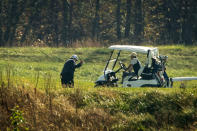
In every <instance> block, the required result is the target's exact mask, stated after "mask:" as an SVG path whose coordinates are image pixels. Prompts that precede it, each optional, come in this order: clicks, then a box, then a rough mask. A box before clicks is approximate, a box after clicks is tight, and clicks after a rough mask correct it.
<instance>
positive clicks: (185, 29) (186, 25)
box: [182, 1, 193, 45]
mask: <svg viewBox="0 0 197 131" xmlns="http://www.w3.org/2000/svg"><path fill="white" fill-rule="evenodd" d="M190 4H191V3H189V1H185V2H184V5H183V6H184V8H183V9H184V11H183V23H182V38H183V42H184V43H185V44H186V45H191V44H192V33H193V32H192V23H191V22H192V18H191V17H192V16H191V14H192V12H191V10H189V9H191V8H188V7H189V5H190ZM190 7H191V6H190Z"/></svg>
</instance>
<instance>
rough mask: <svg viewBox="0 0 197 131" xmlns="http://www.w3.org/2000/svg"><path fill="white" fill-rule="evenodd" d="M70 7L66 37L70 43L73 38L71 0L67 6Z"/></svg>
mask: <svg viewBox="0 0 197 131" xmlns="http://www.w3.org/2000/svg"><path fill="white" fill-rule="evenodd" d="M69 7H70V8H69V22H68V32H69V33H68V34H69V35H68V37H69V41H70V42H71V43H72V40H73V38H72V35H73V33H72V20H73V2H72V1H71V2H70V6H69Z"/></svg>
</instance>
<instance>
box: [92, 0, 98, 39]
mask: <svg viewBox="0 0 197 131" xmlns="http://www.w3.org/2000/svg"><path fill="white" fill-rule="evenodd" d="M99 8H100V3H99V0H96V10H95V18H94V21H93V27H92V36H93V38H95V36H96V37H97V39H98V30H99V14H98V13H99Z"/></svg>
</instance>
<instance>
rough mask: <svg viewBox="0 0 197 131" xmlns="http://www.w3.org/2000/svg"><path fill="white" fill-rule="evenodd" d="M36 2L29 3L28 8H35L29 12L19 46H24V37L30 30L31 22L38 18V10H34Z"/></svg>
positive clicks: (34, 0)
mask: <svg viewBox="0 0 197 131" xmlns="http://www.w3.org/2000/svg"><path fill="white" fill-rule="evenodd" d="M36 1H37V0H33V1H31V3H30V4H29V6H28V8H35V11H34V12H33V9H32V10H31V14H30V16H29V20H28V24H27V25H26V26H25V30H24V32H23V35H22V37H21V40H20V44H21V45H22V44H23V45H24V42H25V40H26V36H27V34H28V32H29V30H30V29H31V28H32V23H33V20H34V19H35V17H37V16H39V11H38V8H36V6H35V5H36V4H37V3H36ZM26 46H27V45H26Z"/></svg>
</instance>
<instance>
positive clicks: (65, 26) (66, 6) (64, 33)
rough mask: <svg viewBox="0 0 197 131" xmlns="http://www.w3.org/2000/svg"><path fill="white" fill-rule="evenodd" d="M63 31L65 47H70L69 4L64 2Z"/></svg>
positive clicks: (64, 0)
mask: <svg viewBox="0 0 197 131" xmlns="http://www.w3.org/2000/svg"><path fill="white" fill-rule="evenodd" d="M63 17H64V18H63V31H62V40H63V43H64V46H68V2H67V0H63Z"/></svg>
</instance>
